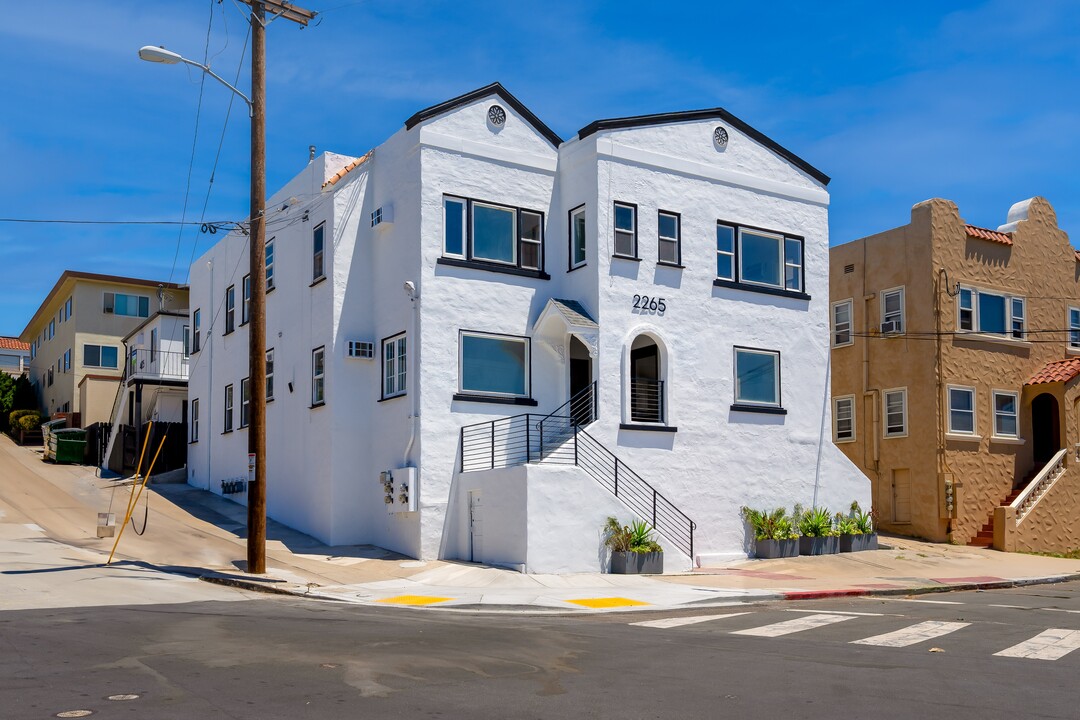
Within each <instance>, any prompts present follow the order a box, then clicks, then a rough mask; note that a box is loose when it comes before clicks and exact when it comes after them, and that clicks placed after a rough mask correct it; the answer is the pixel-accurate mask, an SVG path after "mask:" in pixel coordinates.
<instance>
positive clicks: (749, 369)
mask: <svg viewBox="0 0 1080 720" xmlns="http://www.w3.org/2000/svg"><path fill="white" fill-rule="evenodd" d="M735 404H736V405H741V406H744V407H772V408H779V407H780V353H779V352H777V351H775V350H758V349H755V348H744V347H736V348H735Z"/></svg>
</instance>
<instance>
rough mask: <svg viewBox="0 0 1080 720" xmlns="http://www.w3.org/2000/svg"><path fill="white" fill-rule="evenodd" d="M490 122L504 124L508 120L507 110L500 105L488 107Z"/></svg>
mask: <svg viewBox="0 0 1080 720" xmlns="http://www.w3.org/2000/svg"><path fill="white" fill-rule="evenodd" d="M488 122H489V123H491V124H492V125H502V124H503V123H505V122H506V111H505V110H503V109H502V108H501V107H500V106H498V105H492V106H491V107H489V108H488Z"/></svg>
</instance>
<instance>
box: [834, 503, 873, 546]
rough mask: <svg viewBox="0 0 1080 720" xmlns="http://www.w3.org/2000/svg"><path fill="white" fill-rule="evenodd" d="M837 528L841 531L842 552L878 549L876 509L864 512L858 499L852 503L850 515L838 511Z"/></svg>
mask: <svg viewBox="0 0 1080 720" xmlns="http://www.w3.org/2000/svg"><path fill="white" fill-rule="evenodd" d="M836 529H837V531H838V532H839V533H840V552H858V551H860V550H877V547H878V539H877V533H876V532H875V531H874V511H873V510H871V511H869V512H864V511H863V509H862V508H861V507H859V501H858V500H856V501H854V502H852V503H851V511H850V513H849V514H848V515H842V514H841V513H836Z"/></svg>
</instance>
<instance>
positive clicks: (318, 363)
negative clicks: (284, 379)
mask: <svg viewBox="0 0 1080 720" xmlns="http://www.w3.org/2000/svg"><path fill="white" fill-rule="evenodd" d="M325 402H326V348H325V347H317V348H315V349H314V350H312V351H311V406H312V407H318V406H319V405H322V404H324V403H325Z"/></svg>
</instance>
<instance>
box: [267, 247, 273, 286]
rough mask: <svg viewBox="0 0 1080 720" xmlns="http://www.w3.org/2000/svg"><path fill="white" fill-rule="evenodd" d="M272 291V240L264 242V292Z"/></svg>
mask: <svg viewBox="0 0 1080 720" xmlns="http://www.w3.org/2000/svg"><path fill="white" fill-rule="evenodd" d="M273 289H274V238H270V239H269V240H267V241H266V292H270V291H271V290H273Z"/></svg>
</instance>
